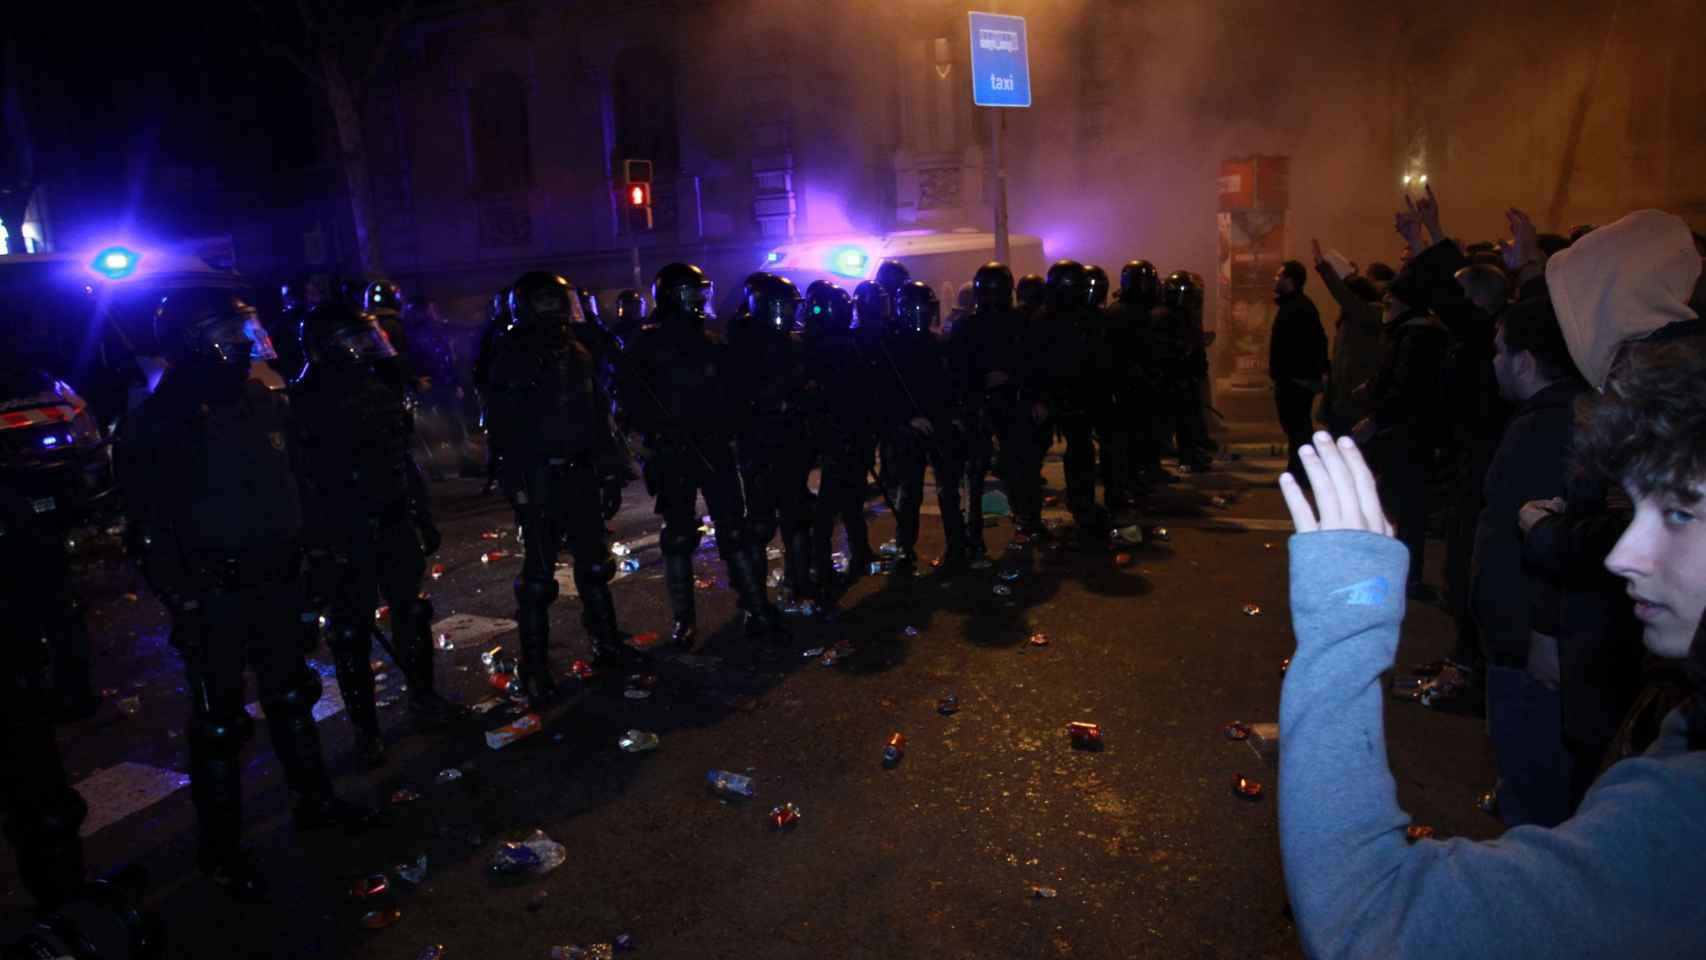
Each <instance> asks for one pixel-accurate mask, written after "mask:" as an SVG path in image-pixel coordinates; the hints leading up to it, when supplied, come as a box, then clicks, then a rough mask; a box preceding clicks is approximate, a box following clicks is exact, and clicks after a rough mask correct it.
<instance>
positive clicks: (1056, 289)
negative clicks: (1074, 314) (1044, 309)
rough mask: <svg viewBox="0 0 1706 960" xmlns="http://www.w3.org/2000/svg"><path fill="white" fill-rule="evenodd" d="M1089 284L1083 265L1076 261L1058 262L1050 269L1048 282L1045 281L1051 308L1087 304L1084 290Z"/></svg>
mask: <svg viewBox="0 0 1706 960" xmlns="http://www.w3.org/2000/svg"><path fill="white" fill-rule="evenodd" d="M1088 283H1089V280H1088V278H1087V277H1085V275H1084V265H1083V264H1082V263H1079V262H1078V261H1076V260H1056V261H1055V262H1054V264H1053V265H1052V266H1050V267H1049V268H1048V280H1046V281H1045V286H1046V288H1047V290H1048V304H1049V306H1051V307H1064V306H1067V305H1069V304H1075V303H1083V302H1085V290H1084V288H1085V286H1086V285H1088Z"/></svg>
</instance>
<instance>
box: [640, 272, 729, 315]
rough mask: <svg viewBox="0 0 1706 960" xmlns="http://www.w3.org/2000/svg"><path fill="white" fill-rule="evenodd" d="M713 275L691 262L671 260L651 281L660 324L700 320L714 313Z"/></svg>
mask: <svg viewBox="0 0 1706 960" xmlns="http://www.w3.org/2000/svg"><path fill="white" fill-rule="evenodd" d="M713 293H714V291H713V289H712V286H711V278H710V277H707V276H705V271H703V270H701V269H699V268H698V267H696V266H694V265H693V264H691V263H671V264H667V265H665V266H664V268H663V269H661V270H659V271H658V273H657V277H656V278H655V279H653V281H652V312H653V314H654V318H655V319H656V320H657V321H658V322H659V323H661V324H664V325H670V324H672V323H683V322H685V323H686V324H689V325H696V324H701V323H703V322H704V321H705V318H706V317H709V316H711V297H712V295H713Z"/></svg>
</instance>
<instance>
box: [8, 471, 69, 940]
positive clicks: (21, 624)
mask: <svg viewBox="0 0 1706 960" xmlns="http://www.w3.org/2000/svg"><path fill="white" fill-rule="evenodd" d="M0 564H3V565H4V568H5V569H6V570H7V571H9V572H8V573H7V575H6V576H4V577H0V618H3V619H4V622H5V623H6V625H7V630H8V631H9V632H10V634H11V635H12V637H13V638H14V640H15V641H16V645H15V646H14V647H13V648H11V649H8V651H7V653H6V656H5V657H4V658H0V724H3V725H4V735H3V736H0V745H3V747H0V750H3V752H0V764H4V766H5V770H6V776H5V777H4V778H3V780H4V783H3V785H0V813H4V815H5V818H6V827H5V829H6V837H7V839H8V840H10V841H11V843H12V849H13V851H14V852H15V853H16V855H17V860H18V877H19V879H20V880H22V881H23V884H24V887H25V889H27V890H28V891H29V893H30V896H31V897H33V898H34V899H35V901H36V905H37V907H38V908H39V909H40V910H41V911H43V912H46V911H49V910H52V909H53V908H55V907H57V906H58V905H59V904H60V903H61V902H63V901H64V900H65V899H66V898H67V897H69V896H71V895H72V894H73V893H75V892H76V891H77V889H78V888H79V887H80V886H81V885H82V883H83V842H82V840H81V839H79V837H78V834H77V828H78V827H79V826H80V825H81V824H82V823H83V818H84V816H85V815H86V814H87V812H88V809H89V808H88V805H87V804H85V803H84V801H83V797H82V795H80V794H79V793H78V792H77V791H76V790H74V789H72V787H71V786H70V784H69V783H68V782H67V780H66V776H65V764H64V763H63V761H61V759H60V756H59V744H58V741H56V740H55V739H54V735H53V714H54V707H55V703H54V700H55V689H54V683H53V680H52V674H53V670H52V666H51V664H52V660H53V657H52V654H51V652H50V650H49V647H50V642H49V641H48V640H47V637H46V635H47V634H49V633H51V632H52V630H53V624H54V622H55V621H56V620H57V618H58V616H59V612H58V611H57V610H56V609H54V608H55V606H56V605H57V604H56V600H57V599H58V596H59V593H60V584H59V582H58V581H59V580H60V579H61V571H62V569H63V568H64V567H65V565H66V564H65V539H64V537H63V536H62V535H60V533H59V532H58V530H56V529H55V528H54V527H53V526H52V525H50V524H48V523H45V522H43V520H42V518H41V515H40V514H37V513H36V511H35V508H34V506H32V504H31V502H30V498H29V497H28V496H26V495H25V494H24V493H22V492H21V491H19V490H16V489H14V488H13V487H12V486H11V485H10V484H8V483H5V482H3V480H0Z"/></svg>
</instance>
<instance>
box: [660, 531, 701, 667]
mask: <svg viewBox="0 0 1706 960" xmlns="http://www.w3.org/2000/svg"><path fill="white" fill-rule="evenodd" d="M663 586H664V590H665V592H667V593H668V594H669V611H670V615H671V616H672V617H673V618H674V620H675V623H674V625H673V626H672V627H671V628H670V631H669V642H670V643H672V644H674V645H675V646H677V647H679V648H681V649H683V650H690V649H692V647H693V645H694V644H695V643H698V642H699V630H698V627H697V625H696V620H695V618H694V613H693V554H691V553H666V554H664V555H663Z"/></svg>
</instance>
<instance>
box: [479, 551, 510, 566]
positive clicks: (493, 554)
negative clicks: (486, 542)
mask: <svg viewBox="0 0 1706 960" xmlns="http://www.w3.org/2000/svg"><path fill="white" fill-rule="evenodd" d="M507 556H509V551H508V550H487V551H486V552H485V553H482V554H480V562H481V563H492V562H493V561H497V560H502V559H504V558H505V557H507Z"/></svg>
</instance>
